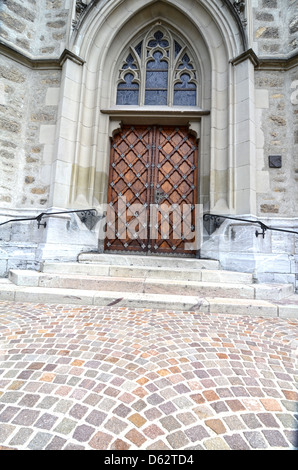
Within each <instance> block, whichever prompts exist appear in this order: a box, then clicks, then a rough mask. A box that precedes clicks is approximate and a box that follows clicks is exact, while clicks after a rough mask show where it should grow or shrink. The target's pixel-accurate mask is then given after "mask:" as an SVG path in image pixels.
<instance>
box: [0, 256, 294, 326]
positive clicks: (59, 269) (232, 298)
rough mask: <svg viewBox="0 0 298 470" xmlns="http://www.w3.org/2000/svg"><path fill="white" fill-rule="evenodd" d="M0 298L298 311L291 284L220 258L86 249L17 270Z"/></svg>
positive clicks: (275, 312)
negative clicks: (73, 257) (226, 265)
mask: <svg viewBox="0 0 298 470" xmlns="http://www.w3.org/2000/svg"><path fill="white" fill-rule="evenodd" d="M0 300H13V301H17V302H29V301H30V302H35V303H48V304H57V303H58V304H79V305H96V306H112V305H115V306H116V305H117V306H118V307H132V308H150V309H151V308H158V309H166V310H186V311H198V312H204V313H225V314H233V313H234V314H245V315H260V316H279V317H284V318H292V317H294V318H297V317H298V295H296V294H294V288H293V286H292V285H291V284H258V283H254V282H253V275H252V274H248V273H240V272H231V271H222V270H221V269H220V266H219V263H218V262H217V261H214V260H202V259H188V258H173V257H159V256H151V257H150V256H141V255H113V254H86V255H81V256H80V259H79V262H77V263H70V262H68V263H63V262H59V263H58V262H57V263H45V264H44V265H43V268H42V271H41V272H37V271H30V270H11V271H10V273H9V278H8V279H2V280H1V282H0Z"/></svg>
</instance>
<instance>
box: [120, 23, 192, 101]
mask: <svg viewBox="0 0 298 470" xmlns="http://www.w3.org/2000/svg"><path fill="white" fill-rule="evenodd" d="M198 84H199V80H198V71H197V68H196V65H195V62H194V60H193V57H192V54H191V51H190V50H189V48H188V47H187V46H186V45H185V44H184V43H183V41H182V40H180V39H179V38H176V37H174V35H173V34H172V33H171V32H170V31H169V30H167V29H166V28H164V27H160V26H158V27H154V28H153V29H152V30H150V31H149V32H148V33H147V34H146V36H145V38H144V39H143V40H142V41H140V40H139V41H138V42H137V44H136V45H135V46H131V47H130V48H129V51H128V52H126V55H125V59H124V60H123V61H122V65H121V68H120V71H119V76H118V82H117V98H116V104H117V105H145V106H147V105H148V106H158V105H159V106H197V105H198Z"/></svg>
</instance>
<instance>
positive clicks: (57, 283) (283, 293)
mask: <svg viewBox="0 0 298 470" xmlns="http://www.w3.org/2000/svg"><path fill="white" fill-rule="evenodd" d="M9 279H10V281H11V282H13V283H14V284H15V285H17V286H28V287H29V286H30V287H42V288H52V289H56V288H63V289H79V290H95V291H121V292H133V293H140V294H160V295H162V294H165V293H166V294H170V295H180V296H181V295H182V296H185V295H186V296H187V295H190V296H193V295H194V296H200V297H221V298H242V299H260V300H261V299H268V300H280V299H283V298H286V297H289V296H290V295H292V294H293V286H292V285H288V284H281V285H279V284H274V285H273V284H272V285H267V284H243V283H242V284H241V283H227V282H225V283H221V282H206V281H205V282H204V281H189V280H177V279H171V278H165V279H154V278H151V277H149V278H145V277H140V278H132V277H120V276H118V277H112V276H84V275H78V274H72V275H71V274H60V273H54V274H53V273H40V272H36V271H30V270H11V271H10V274H9Z"/></svg>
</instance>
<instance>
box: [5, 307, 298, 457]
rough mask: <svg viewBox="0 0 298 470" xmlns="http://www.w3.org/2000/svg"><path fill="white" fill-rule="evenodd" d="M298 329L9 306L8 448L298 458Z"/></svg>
mask: <svg viewBox="0 0 298 470" xmlns="http://www.w3.org/2000/svg"><path fill="white" fill-rule="evenodd" d="M297 341H298V320H295V319H291V320H287V319H284V318H269V317H268V318H263V317H244V316H237V315H235V314H233V315H227V314H206V313H200V312H182V311H180V312H175V311H162V310H152V309H133V308H124V307H123V308H117V307H116V306H114V307H94V306H90V307H89V306H76V305H71V304H70V305H44V304H33V303H14V302H0V449H2V450H6V449H17V450H27V449H28V450H29V449H30V450H75V449H78V450H106V449H107V450H138V449H141V450H186V449H195V450H218V449H229V450H268V449H282V450H291V449H297V448H298V437H297V436H298V413H297V411H298V407H297V402H298V393H297V383H298V380H297V378H298V373H297V357H298V351H297V344H298V343H297Z"/></svg>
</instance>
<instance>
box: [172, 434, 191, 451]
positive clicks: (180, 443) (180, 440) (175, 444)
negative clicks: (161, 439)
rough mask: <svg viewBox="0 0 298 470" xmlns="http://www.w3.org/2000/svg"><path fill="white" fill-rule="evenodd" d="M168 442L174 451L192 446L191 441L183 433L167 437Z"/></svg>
mask: <svg viewBox="0 0 298 470" xmlns="http://www.w3.org/2000/svg"><path fill="white" fill-rule="evenodd" d="M167 441H168V443H169V444H170V446H171V448H172V449H181V448H183V447H185V446H187V445H189V444H190V441H189V439H188V438H187V436H186V435H185V434H184V432H182V431H176V432H174V433H172V434H169V435H168V436H167Z"/></svg>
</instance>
